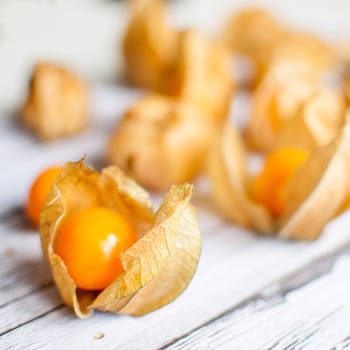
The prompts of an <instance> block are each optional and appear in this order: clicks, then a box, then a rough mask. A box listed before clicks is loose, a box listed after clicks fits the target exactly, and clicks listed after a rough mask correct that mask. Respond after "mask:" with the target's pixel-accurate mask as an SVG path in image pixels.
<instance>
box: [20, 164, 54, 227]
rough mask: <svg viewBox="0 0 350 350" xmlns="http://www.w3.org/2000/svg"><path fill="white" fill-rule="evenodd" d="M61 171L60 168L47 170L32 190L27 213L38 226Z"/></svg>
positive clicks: (36, 181) (38, 178)
mask: <svg viewBox="0 0 350 350" xmlns="http://www.w3.org/2000/svg"><path fill="white" fill-rule="evenodd" d="M60 171H61V167H59V166H54V167H51V168H48V169H46V170H45V171H43V172H42V173H41V174H40V175H39V176H38V177H37V178H36V180H35V181H34V183H33V185H32V187H31V189H30V192H29V195H28V200H27V206H26V212H27V216H28V218H29V220H30V221H31V222H32V223H33V224H34V225H36V226H37V225H38V224H39V214H40V209H41V207H42V205H43V203H44V201H45V198H46V196H47V195H48V193H49V191H50V188H51V186H52V184H53V182H54V181H55V179H56V177H57V176H58V174H59V172H60Z"/></svg>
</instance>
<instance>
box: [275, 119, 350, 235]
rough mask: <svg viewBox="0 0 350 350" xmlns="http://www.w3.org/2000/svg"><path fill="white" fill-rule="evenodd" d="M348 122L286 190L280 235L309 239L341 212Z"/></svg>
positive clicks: (348, 182) (347, 187) (348, 165)
mask: <svg viewBox="0 0 350 350" xmlns="http://www.w3.org/2000/svg"><path fill="white" fill-rule="evenodd" d="M349 173H350V120H349V119H348V120H347V121H346V124H345V126H344V127H343V129H342V130H341V132H340V133H339V134H338V136H337V137H336V138H335V139H334V140H333V141H332V142H331V143H329V144H328V145H325V146H323V147H320V148H318V149H316V150H315V151H314V152H313V153H312V154H311V156H310V158H309V159H308V161H307V162H306V163H305V164H304V165H303V166H302V167H301V168H300V169H299V170H298V171H297V172H296V174H295V175H294V177H293V179H292V180H291V182H290V183H289V185H288V188H287V191H286V206H287V208H286V211H285V213H284V215H283V216H282V217H281V219H280V222H279V227H280V230H279V236H280V237H283V238H291V239H306V240H312V239H315V238H317V237H318V236H319V235H320V234H321V232H322V230H323V228H324V226H325V225H326V224H327V223H328V221H329V220H331V219H332V218H333V217H335V216H336V215H337V214H339V213H340V210H341V209H342V207H343V205H344V203H345V202H346V201H347V200H348V198H349V194H350V193H349V192H350V179H349Z"/></svg>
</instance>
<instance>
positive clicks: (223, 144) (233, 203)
mask: <svg viewBox="0 0 350 350" xmlns="http://www.w3.org/2000/svg"><path fill="white" fill-rule="evenodd" d="M207 171H208V175H209V178H210V180H211V183H212V187H213V195H214V198H215V200H216V202H217V204H218V206H219V207H220V209H221V210H222V212H223V214H224V215H225V216H226V217H227V218H228V219H230V220H232V221H233V222H235V223H237V224H239V225H242V226H245V227H249V228H253V229H256V230H257V231H258V232H261V233H265V234H271V233H273V230H274V225H273V220H272V217H271V216H270V214H269V213H268V211H267V210H266V209H265V208H264V207H262V206H261V205H259V204H258V203H256V202H254V201H253V200H252V199H251V198H250V197H249V195H248V190H247V188H248V183H249V176H248V171H247V168H246V154H245V149H244V144H243V142H242V140H241V138H240V135H239V132H238V130H236V129H235V127H233V126H229V125H226V127H225V128H224V129H223V132H222V135H220V137H218V138H217V142H216V144H215V145H214V147H213V149H212V152H211V154H210V156H209V161H208V169H207Z"/></svg>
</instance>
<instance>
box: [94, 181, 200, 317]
mask: <svg viewBox="0 0 350 350" xmlns="http://www.w3.org/2000/svg"><path fill="white" fill-rule="evenodd" d="M191 193H192V186H191V185H187V184H186V185H180V186H177V187H176V186H174V187H172V188H171V189H170V191H169V193H168V194H167V196H166V197H165V198H164V200H163V203H162V204H161V206H160V208H159V210H158V212H157V213H156V216H155V224H154V225H153V226H152V228H151V229H150V230H149V231H148V233H147V234H146V235H145V236H143V237H142V238H141V239H140V240H139V241H137V242H136V243H135V244H134V245H133V246H132V247H131V248H130V249H128V250H127V251H126V252H125V253H124V254H123V255H122V258H121V259H122V264H123V267H124V269H125V273H124V274H123V275H121V276H120V277H119V278H118V279H117V280H116V281H114V282H113V283H112V284H111V285H110V286H109V287H107V288H106V289H105V290H104V291H103V292H102V293H101V294H100V295H99V296H98V297H97V299H96V300H95V301H94V303H93V304H92V305H91V307H92V308H96V309H99V310H104V311H111V312H119V313H124V314H132V315H142V314H145V313H147V312H150V311H153V310H155V309H158V308H160V307H161V306H163V305H165V304H167V303H169V302H170V301H171V300H173V299H174V298H176V297H177V296H178V295H179V294H180V293H181V292H182V291H183V290H184V289H185V288H186V286H187V285H188V283H189V281H190V280H191V277H192V276H193V274H194V272H195V270H196V267H197V263H198V259H199V256H200V250H201V244H200V234H199V227H198V223H197V220H196V214H195V210H194V208H193V207H192V206H191V205H190V204H189V199H190V197H191Z"/></svg>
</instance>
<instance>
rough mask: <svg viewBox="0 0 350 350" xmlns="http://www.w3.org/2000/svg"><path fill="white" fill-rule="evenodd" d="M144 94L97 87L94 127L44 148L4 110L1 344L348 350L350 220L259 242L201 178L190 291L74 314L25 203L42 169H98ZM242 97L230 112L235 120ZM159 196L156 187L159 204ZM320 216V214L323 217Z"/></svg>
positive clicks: (0, 134)
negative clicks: (123, 308)
mask: <svg viewBox="0 0 350 350" xmlns="http://www.w3.org/2000/svg"><path fill="white" fill-rule="evenodd" d="M138 95H139V93H138V92H137V91H131V90H128V89H127V88H124V87H116V86H114V87H111V86H109V87H108V86H97V87H95V88H93V90H92V110H93V113H92V114H93V118H94V119H93V123H92V126H91V128H90V129H89V130H88V131H86V132H84V133H83V134H81V135H80V136H78V137H76V138H71V139H66V140H63V141H59V142H55V143H52V144H41V143H39V142H37V141H35V139H34V138H33V137H32V136H31V135H28V134H26V133H25V132H24V131H23V130H21V129H20V128H19V127H18V126H17V125H16V124H15V123H14V121H13V119H12V118H11V117H10V116H3V118H1V119H0V161H1V165H2V167H1V171H0V242H1V243H0V349H2V350H3V349H60V350H63V349H118V350H119V349H156V348H169V349H207V348H209V349H330V348H332V349H345V348H347V347H350V297H349V290H350V279H349V271H350V255H349V252H350V216H349V213H345V214H343V215H342V216H341V217H339V218H337V219H336V220H333V221H332V222H331V223H330V224H329V225H328V226H327V227H326V229H325V231H324V233H323V235H322V237H321V238H320V239H319V240H317V241H316V242H313V243H306V242H286V241H281V240H278V239H274V238H262V237H258V236H255V235H254V234H252V233H251V232H248V231H245V230H243V229H240V228H238V227H235V226H233V225H230V224H228V223H226V222H224V221H223V220H222V219H220V217H219V216H218V215H216V213H215V208H214V207H213V204H212V201H211V199H210V197H209V194H208V184H207V182H206V180H205V179H204V178H203V179H200V180H198V182H197V186H196V194H195V196H194V200H193V201H194V203H195V204H196V205H197V206H198V208H199V220H200V225H201V229H202V236H203V250H202V256H201V260H200V264H199V267H198V270H197V273H196V274H195V277H194V279H193V281H192V282H191V284H190V286H189V288H188V289H187V290H186V291H185V292H184V293H183V294H182V295H181V296H179V297H178V298H177V299H176V300H175V301H174V302H173V303H171V304H170V305H168V306H166V307H164V308H162V309H160V310H158V311H155V312H153V313H151V314H148V315H146V316H143V317H139V318H133V317H129V316H117V315H112V314H106V313H100V312H96V313H95V314H94V315H93V316H92V317H90V318H88V319H86V320H80V319H77V318H76V317H75V316H74V314H73V312H72V310H71V309H69V308H68V307H66V306H64V305H63V303H62V300H61V299H60V297H59V294H58V292H57V290H56V288H55V286H54V284H53V282H52V279H51V276H50V272H49V270H48V268H47V266H46V264H45V263H44V262H43V258H42V254H41V249H40V240H39V235H38V233H37V232H36V230H34V229H32V228H30V226H28V224H27V223H26V221H25V219H24V217H23V212H22V205H23V203H24V201H25V198H26V195H27V191H28V188H29V186H30V184H31V182H32V181H33V178H34V177H35V176H36V174H37V173H38V172H39V171H40V170H41V169H43V168H45V167H47V166H49V165H51V164H57V163H61V162H64V161H67V160H77V159H79V158H80V157H81V156H82V155H83V154H84V153H86V154H87V155H88V161H89V162H90V163H91V164H93V165H94V166H95V167H96V168H100V167H101V166H103V153H104V150H105V145H106V141H107V137H108V135H109V134H110V133H111V130H112V129H113V128H114V126H115V124H116V119H117V116H119V115H120V114H121V113H122V111H124V110H125V109H126V108H127V107H128V106H129V105H130V104H131V103H132V102H133V101H134V100H135V98H137V96H138ZM244 101H245V98H244V96H241V97H239V98H238V101H237V103H236V104H235V107H236V108H233V113H232V114H233V117H235V118H236V117H242V114H243V110H244ZM159 199H160V196H159V195H155V196H154V200H155V204H156V205H157V203H159ZM320 215H322V213H320Z"/></svg>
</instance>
